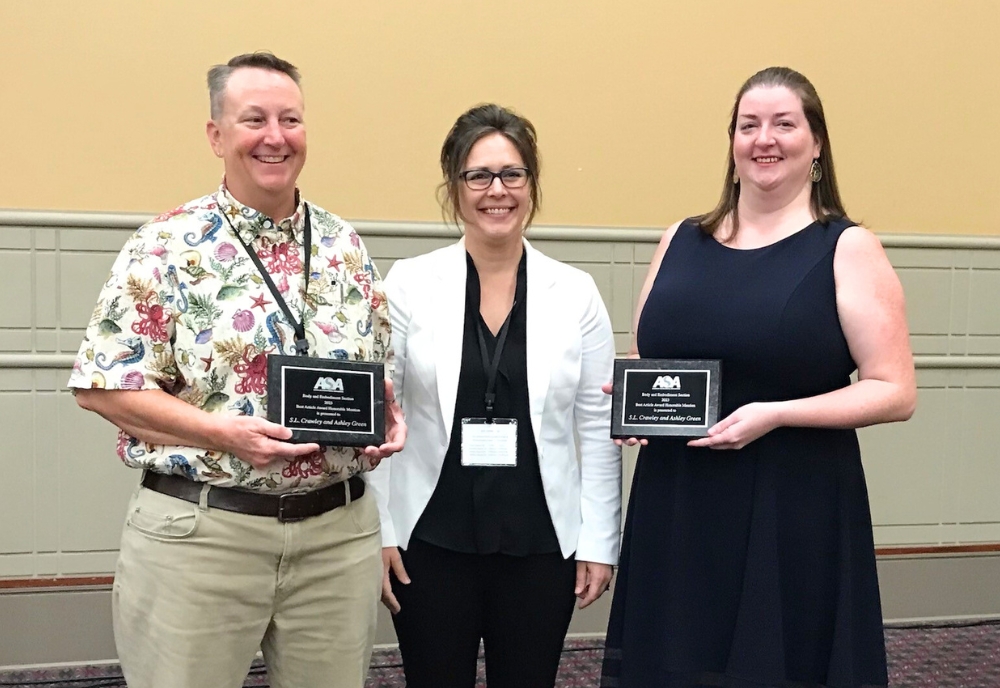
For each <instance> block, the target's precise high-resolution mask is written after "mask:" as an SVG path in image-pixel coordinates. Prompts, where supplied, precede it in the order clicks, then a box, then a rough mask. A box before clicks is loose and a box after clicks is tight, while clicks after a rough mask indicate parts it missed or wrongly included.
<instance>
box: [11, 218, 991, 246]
mask: <svg viewBox="0 0 1000 688" xmlns="http://www.w3.org/2000/svg"><path fill="white" fill-rule="evenodd" d="M153 217H155V214H153V213H118V212H90V211H53V210H10V209H0V227H65V228H70V229H106V230H115V231H120V230H134V229H136V228H138V227H139V226H140V225H142V224H144V223H146V222H148V221H149V220H150V219H151V218H153ZM350 222H351V224H352V225H353V226H354V227H355V228H356V229H357V230H358V232H359V233H361V234H362V235H364V236H394V237H399V236H405V237H425V238H433V239H454V238H457V237H458V236H459V231H458V229H457V228H455V227H454V226H452V225H448V224H446V223H444V222H389V221H381V220H379V221H374V220H350ZM662 235H663V229H662V228H657V227H570V226H562V225H538V226H535V227H532V228H531V229H530V230H529V231H528V234H527V236H528V238H529V239H538V240H553V241H635V242H643V243H651V244H655V243H657V242H658V241H659V240H660V237H661V236H662ZM878 237H879V240H880V241H881V242H882V245H883V246H885V247H886V248H924V249H973V250H974V249H980V250H981V249H988V250H1000V236H958V235H955V236H952V235H942V234H879V235H878Z"/></svg>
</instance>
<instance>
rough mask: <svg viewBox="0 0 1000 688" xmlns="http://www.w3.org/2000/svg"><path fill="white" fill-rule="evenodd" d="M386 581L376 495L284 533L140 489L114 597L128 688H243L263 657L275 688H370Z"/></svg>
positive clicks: (268, 522)
mask: <svg viewBox="0 0 1000 688" xmlns="http://www.w3.org/2000/svg"><path fill="white" fill-rule="evenodd" d="M202 497H203V498H202V504H203V505H204V503H205V493H203V495H202ZM381 579H382V560H381V538H380V534H379V521H378V510H377V508H376V505H375V498H374V496H373V495H372V494H371V493H370V492H369V493H367V494H365V495H364V496H363V497H362V498H361V499H359V500H357V501H356V502H353V503H351V504H347V505H345V506H342V507H340V508H338V509H334V510H332V511H329V512H327V513H325V514H322V515H320V516H314V517H312V518H308V519H306V520H304V521H298V522H294V523H280V522H279V521H278V520H277V519H275V518H269V517H261V516H247V515H245V514H238V513H233V512H229V511H222V510H219V509H209V508H207V507H206V506H199V505H197V504H191V503H189V502H185V501H183V500H180V499H176V498H174V497H168V496H166V495H162V494H160V493H158V492H152V491H150V490H147V489H145V488H142V487H140V488H139V489H138V490H137V492H136V494H135V495H134V496H133V498H132V502H131V504H130V505H129V512H128V518H127V519H126V522H125V528H124V533H123V535H122V544H121V553H120V555H119V558H118V566H117V570H116V573H115V583H114V592H113V597H112V600H113V609H114V630H115V644H116V645H117V648H118V657H119V660H120V661H121V665H122V670H123V671H124V674H125V679H126V681H127V682H128V685H129V686H130V688H202V687H204V688H228V687H232V688H238V687H239V686H241V685H242V684H243V680H244V678H245V677H246V675H247V670H248V669H249V667H250V662H251V661H252V660H253V657H254V654H255V653H256V651H257V648H258V647H259V648H261V650H263V653H264V658H265V661H266V662H267V668H268V674H269V678H270V680H271V685H272V686H274V687H275V688H320V687H323V688H362V687H363V686H364V683H365V677H366V676H367V673H368V663H369V661H370V660H371V652H372V644H373V642H374V639H375V614H376V609H377V606H378V600H379V596H380V593H381Z"/></svg>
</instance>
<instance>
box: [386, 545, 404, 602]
mask: <svg viewBox="0 0 1000 688" xmlns="http://www.w3.org/2000/svg"><path fill="white" fill-rule="evenodd" d="M389 569H392V573H393V575H394V576H396V580H398V581H399V582H400V583H402V584H403V585H409V584H410V577H409V576H408V575H406V569H405V568H404V567H403V558H402V557H401V556H399V548H398V547H383V548H382V604H384V605H385V606H386V609H388V610H389V611H390V612H392V613H393V614H398V613H399V602H398V601H397V600H396V596H395V595H393V594H392V583H391V582H390V581H389Z"/></svg>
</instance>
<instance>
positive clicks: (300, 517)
mask: <svg viewBox="0 0 1000 688" xmlns="http://www.w3.org/2000/svg"><path fill="white" fill-rule="evenodd" d="M307 494H309V492H308V490H298V491H297V492H286V493H284V494H282V495H279V496H278V521H280V522H281V523H293V522H295V521H304V520H305V519H306V518H308V516H306V515H304V514H302V513H301V511H300V512H299V514H295V506H296V505H297V504H298V503H299V502H298V501H297V500H296V499H295V498H296V497H303V496H305V495H307Z"/></svg>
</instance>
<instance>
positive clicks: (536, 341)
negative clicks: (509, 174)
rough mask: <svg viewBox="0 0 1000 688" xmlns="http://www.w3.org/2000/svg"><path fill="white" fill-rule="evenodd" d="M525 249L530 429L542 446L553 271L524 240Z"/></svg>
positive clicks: (541, 256)
mask: <svg viewBox="0 0 1000 688" xmlns="http://www.w3.org/2000/svg"><path fill="white" fill-rule="evenodd" d="M524 250H525V251H527V252H528V266H527V270H528V275H527V276H528V296H527V300H528V305H527V311H526V313H525V322H526V328H527V335H526V340H527V357H528V403H529V405H530V407H531V409H530V410H531V429H532V430H533V431H534V434H535V445H536V446H539V447H540V446H541V439H540V433H541V427H542V409H543V408H544V407H545V397H546V395H547V394H548V392H549V369H550V366H551V362H552V339H553V337H554V336H555V333H554V330H553V327H552V322H551V316H552V308H551V307H550V305H549V301H550V295H549V292H550V290H551V289H552V286H553V285H554V284H555V280H554V277H553V275H552V272H551V271H549V270H546V269H545V262H546V260H548V259H547V258H546V257H545V256H544V255H542V254H541V253H539V252H538V251H536V250H535V249H533V248H532V247H531V244H529V243H528V241H527V240H525V242H524Z"/></svg>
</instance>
